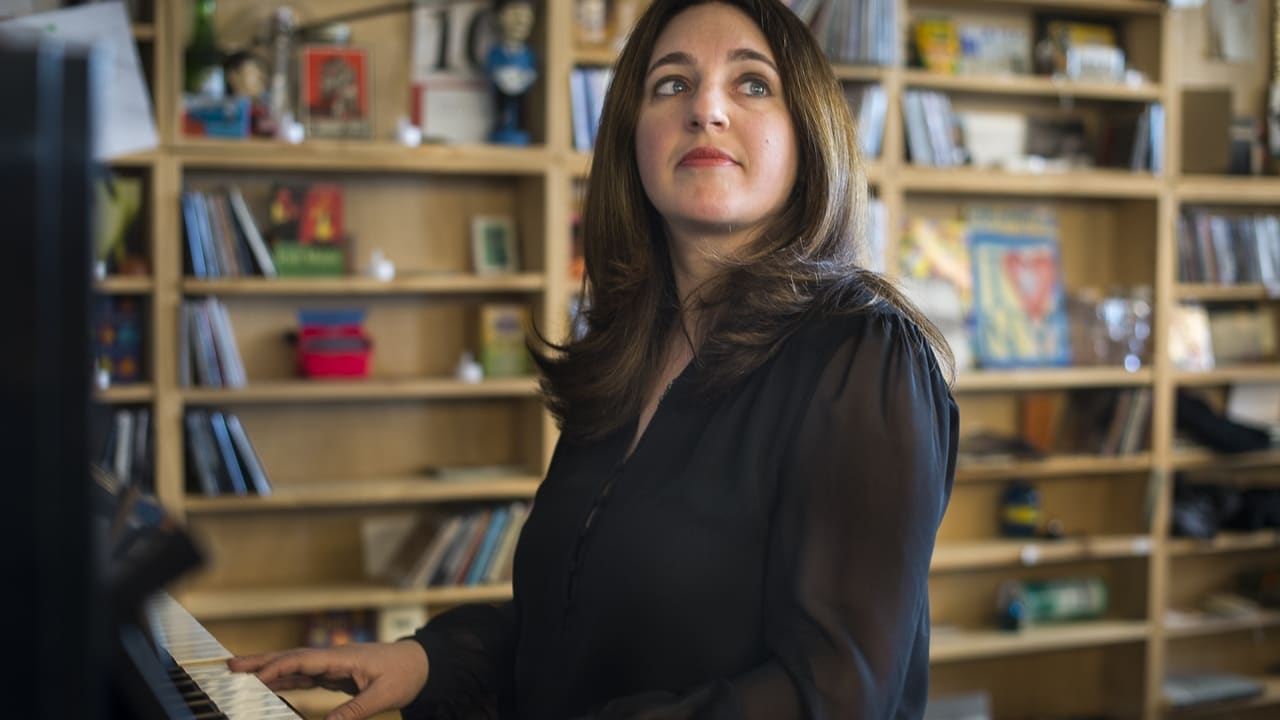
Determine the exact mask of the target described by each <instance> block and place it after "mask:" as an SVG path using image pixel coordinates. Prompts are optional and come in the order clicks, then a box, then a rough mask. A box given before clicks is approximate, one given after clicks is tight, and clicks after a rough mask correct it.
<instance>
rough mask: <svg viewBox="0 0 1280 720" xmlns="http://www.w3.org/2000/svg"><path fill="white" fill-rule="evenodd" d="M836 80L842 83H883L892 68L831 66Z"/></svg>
mask: <svg viewBox="0 0 1280 720" xmlns="http://www.w3.org/2000/svg"><path fill="white" fill-rule="evenodd" d="M831 69H832V70H833V71H834V72H835V74H836V79H837V80H840V81H842V82H884V80H885V76H887V75H888V74H889V73H890V72H891V71H892V70H893V68H888V67H885V66H883V65H844V64H841V65H832V66H831Z"/></svg>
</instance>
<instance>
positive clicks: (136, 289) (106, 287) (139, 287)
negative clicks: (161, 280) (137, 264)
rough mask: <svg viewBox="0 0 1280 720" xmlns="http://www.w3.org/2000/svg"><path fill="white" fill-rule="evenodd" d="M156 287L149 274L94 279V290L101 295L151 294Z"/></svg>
mask: <svg viewBox="0 0 1280 720" xmlns="http://www.w3.org/2000/svg"><path fill="white" fill-rule="evenodd" d="M154 288H155V283H154V282H153V281H152V280H151V278H150V276H147V275H137V276H130V275H112V276H108V277H105V278H103V279H101V280H94V281H93V291H94V292H95V293H98V294H101V295H149V294H150V293H151V291H152V290H153V289H154Z"/></svg>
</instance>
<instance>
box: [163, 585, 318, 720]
mask: <svg viewBox="0 0 1280 720" xmlns="http://www.w3.org/2000/svg"><path fill="white" fill-rule="evenodd" d="M146 617H147V622H148V623H149V624H150V627H151V634H152V637H154V638H155V641H156V644H157V645H159V647H160V648H161V649H162V650H164V651H166V652H168V653H169V655H170V656H171V657H172V658H173V663H174V666H173V667H172V668H171V671H170V674H171V677H172V679H173V681H174V685H175V687H177V689H178V691H179V692H180V693H182V695H183V697H184V698H185V699H186V701H187V706H188V707H189V708H190V709H191V712H192V714H194V715H195V717H196V718H198V719H200V720H205V719H206V718H207V719H209V720H213V719H217V718H227V719H228V720H240V719H241V718H244V719H245V720H248V719H249V718H253V720H259V719H260V720H275V719H276V718H293V719H296V718H299V717H302V716H301V715H299V714H298V713H297V712H295V711H294V709H293V708H291V707H289V705H288V704H287V703H285V701H283V700H281V699H280V698H279V697H277V696H276V694H275V693H273V692H271V689H270V688H268V687H267V686H266V685H264V684H263V683H262V681H261V680H259V679H258V678H257V677H256V676H254V675H251V674H248V673H233V672H231V670H229V669H228V668H227V660H228V659H229V658H230V657H232V655H231V653H230V652H228V651H227V649H226V648H225V647H223V646H222V644H221V643H219V642H218V641H217V640H215V639H214V637H213V635H210V634H209V631H208V630H205V629H204V626H203V625H201V624H200V623H199V622H198V621H197V620H196V619H195V618H194V617H192V616H191V613H189V612H187V610H186V608H184V607H182V606H181V605H179V604H178V603H177V601H175V600H174V599H173V598H172V597H170V596H169V595H168V594H167V593H158V594H156V595H154V596H153V597H152V598H151V599H150V600H148V601H147V607H146Z"/></svg>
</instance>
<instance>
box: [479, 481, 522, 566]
mask: <svg viewBox="0 0 1280 720" xmlns="http://www.w3.org/2000/svg"><path fill="white" fill-rule="evenodd" d="M528 513H529V506H528V504H527V503H525V502H524V501H521V500H517V501H515V502H513V503H511V514H510V516H509V519H508V520H507V526H506V528H505V529H504V530H503V532H502V539H501V540H500V541H499V543H498V549H497V551H496V552H495V553H494V558H493V562H491V563H490V564H489V572H488V574H487V575H486V576H485V582H487V583H497V582H502V581H504V580H510V579H511V564H512V559H513V558H514V556H515V550H516V543H517V542H518V541H519V540H520V531H521V530H522V529H523V528H524V519H525V516H526V515H528Z"/></svg>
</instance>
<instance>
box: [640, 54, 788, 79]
mask: <svg viewBox="0 0 1280 720" xmlns="http://www.w3.org/2000/svg"><path fill="white" fill-rule="evenodd" d="M729 60H730V61H731V62H741V61H744V60H754V61H756V62H761V63H764V64H765V65H768V66H769V67H770V68H772V69H773V71H774V72H775V73H776V72H778V66H777V65H776V64H774V62H773V60H770V59H769V56H768V55H765V54H764V53H762V52H760V51H759V50H752V49H751V48H738V49H736V50H731V51H729ZM694 64H695V63H694V61H693V56H692V55H690V54H689V53H687V52H681V51H678V50H677V51H676V52H669V53H667V54H666V55H663V56H662V57H660V58H658V59H657V60H654V61H653V64H652V65H650V66H649V69H648V70H647V71H646V72H645V75H646V76H648V75H651V74H653V71H654V70H657V69H658V68H659V67H662V66H663V65H694Z"/></svg>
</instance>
